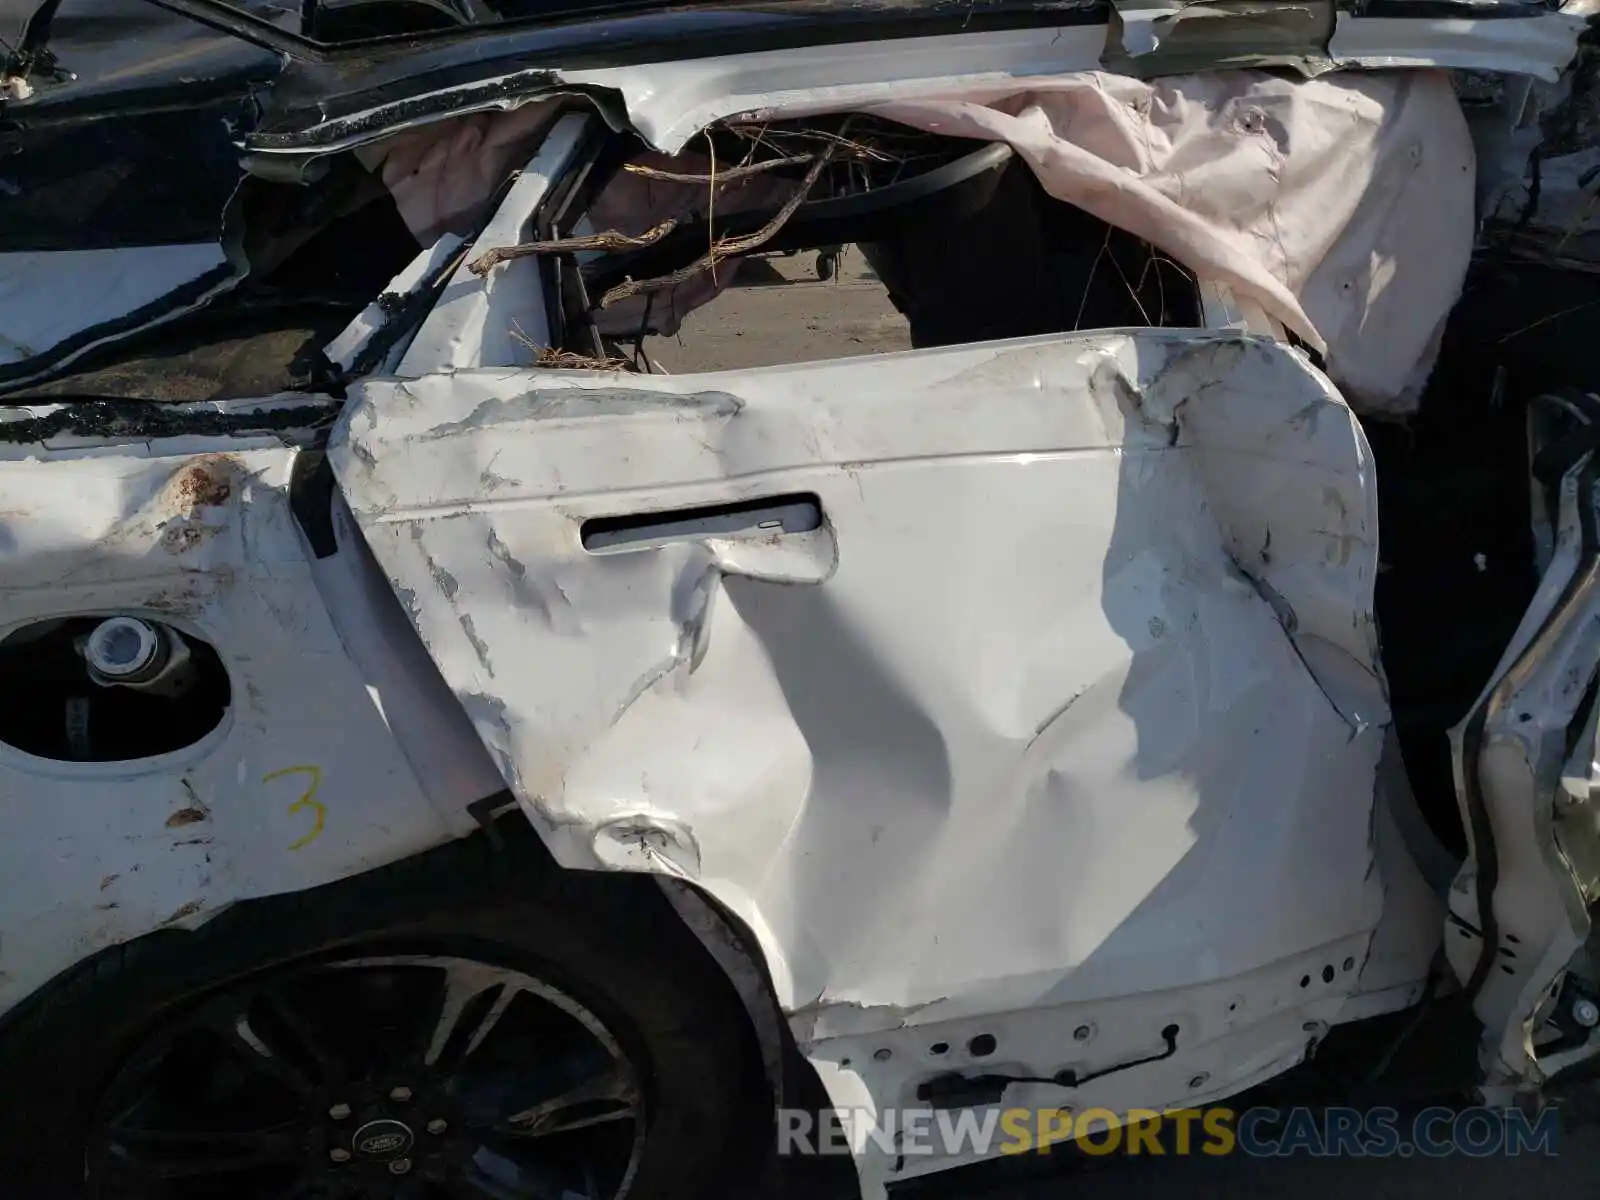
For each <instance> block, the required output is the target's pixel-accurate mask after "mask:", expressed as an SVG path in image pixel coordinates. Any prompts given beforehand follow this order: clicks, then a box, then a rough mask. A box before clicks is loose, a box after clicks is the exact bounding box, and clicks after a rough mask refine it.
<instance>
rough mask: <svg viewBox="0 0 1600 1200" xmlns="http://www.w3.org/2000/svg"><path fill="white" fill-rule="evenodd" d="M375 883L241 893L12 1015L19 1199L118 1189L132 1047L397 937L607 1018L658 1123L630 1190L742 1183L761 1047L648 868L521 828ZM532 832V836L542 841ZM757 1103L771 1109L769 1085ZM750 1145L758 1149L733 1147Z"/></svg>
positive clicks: (122, 951) (664, 1199) (11, 1173)
mask: <svg viewBox="0 0 1600 1200" xmlns="http://www.w3.org/2000/svg"><path fill="white" fill-rule="evenodd" d="M508 832H509V835H510V836H509V837H508V839H507V844H506V846H504V847H502V848H500V849H496V848H494V847H492V846H491V845H490V844H489V841H488V839H486V838H484V837H482V836H477V837H473V838H469V839H466V840H464V841H462V842H458V843H455V844H452V845H449V846H445V847H441V848H440V849H438V850H435V851H432V852H429V853H427V854H424V855H421V856H419V857H417V858H414V859H410V860H407V861H405V862H403V863H400V864H396V865H394V866H392V867H387V868H383V869H381V870H378V871H375V872H372V873H370V874H367V875H362V876H357V877H354V878H351V879H347V880H342V881H340V882H338V883H335V884H330V885H328V886H326V887H322V888H317V889H313V890H311V891H308V892H304V893H298V894H295V895H293V896H289V897H281V898H274V899H271V900H265V901H257V902H250V903H246V904H241V905H238V906H236V907H234V908H233V909H230V910H229V911H227V912H224V913H222V914H220V915H219V916H218V917H216V918H215V919H214V920H213V921H211V922H209V923H208V924H206V925H204V926H202V927H201V928H200V929H199V930H197V931H196V932H194V933H186V932H181V931H169V932H164V933H158V934H154V935H151V936H149V937H147V938H144V939H141V940H139V941H136V942H132V943H129V944H127V945H125V946H121V947H117V948H115V949H113V950H110V951H107V952H105V953H103V954H100V955H98V956H96V957H94V958H92V959H90V960H87V961H86V962H84V963H81V964H79V965H78V966H77V967H74V968H72V969H71V970H70V971H68V972H66V973H65V974H63V975H62V976H61V977H58V979H56V980H55V981H54V982H52V983H51V984H50V985H48V986H47V987H46V988H44V989H42V990H41V992H40V993H38V994H36V995H35V996H34V997H32V998H30V999H29V1000H28V1001H27V1002H25V1004H24V1005H23V1006H22V1007H21V1008H19V1009H18V1010H15V1011H14V1012H13V1013H12V1014H10V1015H9V1016H8V1017H7V1018H6V1020H5V1021H4V1023H3V1024H0V1080H3V1081H4V1083H5V1085H6V1086H5V1088H4V1092H3V1095H0V1179H3V1180H5V1188H4V1190H5V1192H6V1194H7V1195H12V1196H17V1197H26V1198H27V1200H90V1198H92V1200H122V1197H121V1194H119V1193H117V1192H113V1191H109V1190H108V1186H109V1185H107V1186H102V1183H101V1181H100V1180H97V1179H94V1178H89V1179H86V1178H85V1176H86V1173H87V1167H86V1164H87V1163H88V1162H90V1161H91V1159H92V1155H90V1154H89V1151H88V1149H87V1147H88V1145H89V1142H90V1139H91V1137H92V1136H93V1131H94V1128H95V1122H96V1112H97V1110H98V1108H99V1107H100V1101H101V1096H102V1094H103V1091H104V1089H105V1088H106V1086H107V1084H108V1081H110V1080H111V1079H112V1078H113V1077H114V1076H115V1075H116V1073H117V1072H118V1070H119V1068H120V1067H121V1065H122V1063H123V1062H124V1060H125V1059H126V1058H127V1056H128V1055H129V1054H130V1053H131V1052H132V1049H133V1048H134V1047H136V1046H139V1045H141V1044H142V1043H143V1042H144V1041H145V1040H146V1039H148V1038H149V1037H150V1036H152V1033H151V1031H153V1030H159V1029H161V1028H162V1027H163V1025H164V1024H169V1025H170V1024H171V1023H172V1022H174V1021H178V1020H181V1019H182V1016H183V1014H184V1013H185V1012H188V1011H193V1010H195V1009H196V1008H197V1007H199V1006H200V1004H201V1003H202V1002H203V1001H206V1000H207V998H208V997H213V998H214V997H217V996H219V995H221V996H225V995H227V994H228V992H229V989H230V986H235V987H244V986H246V984H247V981H250V980H252V979H261V978H263V977H267V976H266V975H265V974H264V973H269V972H273V971H284V970H286V969H288V968H290V967H291V966H292V965H293V964H296V963H302V962H305V961H307V960H308V959H313V958H319V957H320V958H326V957H328V956H329V955H330V954H339V953H341V952H344V951H349V950H355V951H359V952H360V953H362V954H366V953H372V952H382V951H383V950H385V949H389V950H391V951H392V950H393V948H395V947H398V946H401V945H414V944H420V943H423V942H426V943H428V944H430V945H448V944H454V945H460V944H463V943H469V944H471V945H474V946H492V947H495V948H497V949H496V953H503V954H505V955H511V956H514V957H515V958H516V960H517V964H516V969H517V970H519V971H520V970H529V971H530V972H531V971H534V970H536V971H537V972H538V975H537V978H538V979H540V980H542V981H545V982H547V983H549V984H550V985H551V986H553V987H554V988H557V989H559V990H560V991H561V992H562V993H564V994H565V995H566V996H569V997H571V998H573V999H574V1000H576V1001H577V1002H578V1003H580V1004H581V1005H582V1006H583V1007H584V1008H586V1009H587V1010H588V1012H589V1013H591V1014H593V1015H594V1016H595V1017H597V1018H599V1020H600V1021H601V1022H603V1023H604V1025H605V1026H606V1029H607V1030H608V1031H609V1032H610V1033H611V1034H612V1035H613V1036H614V1037H615V1039H616V1041H617V1042H618V1043H619V1044H620V1045H621V1046H622V1047H623V1049H624V1050H625V1051H626V1053H627V1056H628V1059H629V1060H630V1062H631V1063H633V1064H634V1065H636V1066H637V1067H638V1068H639V1071H638V1074H639V1077H640V1081H641V1084H642V1086H643V1090H644V1094H645V1103H644V1108H645V1111H646V1112H647V1114H648V1119H647V1120H646V1121H645V1123H644V1127H645V1129H646V1133H645V1136H644V1140H643V1143H642V1148H640V1149H639V1150H638V1151H637V1158H636V1160H635V1169H634V1173H633V1176H632V1179H633V1182H632V1186H631V1188H630V1189H629V1190H628V1192H627V1195H628V1200H680V1198H681V1200H701V1198H702V1197H712V1196H722V1195H727V1194H730V1192H729V1190H728V1189H729V1188H730V1187H737V1182H736V1180H731V1179H730V1178H729V1176H730V1175H731V1174H734V1173H736V1172H739V1171H741V1170H743V1169H745V1168H746V1167H747V1166H748V1164H749V1162H753V1161H755V1160H756V1159H757V1158H758V1157H759V1155H760V1153H761V1151H760V1149H759V1148H758V1146H759V1143H760V1142H761V1141H762V1138H761V1137H760V1136H759V1132H758V1131H761V1130H763V1129H764V1128H770V1126H764V1125H763V1123H762V1121H760V1120H756V1121H752V1119H751V1118H752V1112H756V1113H759V1112H760V1110H761V1108H762V1105H763V1091H762V1078H761V1073H760V1068H759V1065H758V1063H759V1056H758V1054H757V1053H756V1049H755V1045H754V1038H753V1036H752V1034H751V1033H750V1026H749V1022H748V1019H747V1017H746V1015H745V1013H744V1010H743V1008H742V1007H741V1005H740V1003H739V1000H738V998H737V996H736V995H735V994H734V992H733V989H732V987H731V986H730V985H729V984H728V982H727V980H726V977H725V976H723V975H722V973H721V972H720V971H719V970H718V968H717V967H716V966H715V964H714V963H713V962H712V961H711V959H710V957H709V956H708V955H707V954H706V953H705V952H704V950H703V949H702V948H701V947H700V945H699V943H698V942H696V941H695V940H694V938H693V937H692V935H690V934H689V933H688V932H687V930H685V929H684V928H683V926H682V924H681V922H680V921H679V920H678V919H677V918H676V916H675V914H673V912H672V910H671V907H670V905H669V904H668V903H667V901H666V899H665V897H664V896H663V895H662V894H661V892H660V890H659V888H658V887H657V886H656V884H655V882H654V880H652V879H650V878H648V877H643V876H610V875H605V876H599V875H587V874H583V873H576V872H563V871H560V870H558V869H556V868H555V867H554V866H552V865H550V864H549V860H548V857H547V856H545V855H544V852H543V848H542V846H538V845H537V844H534V845H531V846H530V845H529V844H528V843H529V841H530V840H531V839H532V833H531V831H529V830H528V829H527V826H526V825H525V824H523V825H522V827H521V829H520V830H509V831H508ZM535 841H536V840H535ZM766 1096H767V1097H768V1098H766V1099H765V1101H764V1103H765V1105H766V1106H767V1107H768V1108H769V1109H770V1104H771V1101H770V1093H766ZM741 1147H747V1148H749V1154H750V1158H749V1159H748V1160H746V1159H744V1158H742V1157H741Z"/></svg>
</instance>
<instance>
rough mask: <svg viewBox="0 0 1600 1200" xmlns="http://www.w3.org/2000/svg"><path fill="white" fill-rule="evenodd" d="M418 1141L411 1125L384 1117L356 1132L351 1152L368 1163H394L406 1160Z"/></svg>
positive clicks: (370, 1122)
mask: <svg viewBox="0 0 1600 1200" xmlns="http://www.w3.org/2000/svg"><path fill="white" fill-rule="evenodd" d="M416 1140H417V1139H416V1135H415V1134H413V1133H412V1132H411V1127H410V1126H409V1125H406V1124H404V1123H403V1122H401V1121H395V1120H392V1119H390V1118H388V1117H384V1118H382V1119H380V1120H377V1121H368V1122H367V1123H366V1124H365V1125H363V1126H362V1127H361V1128H360V1129H358V1130H356V1132H355V1136H354V1137H352V1138H351V1139H350V1150H351V1152H352V1153H353V1154H354V1155H355V1156H356V1157H357V1158H359V1159H363V1160H365V1161H366V1162H392V1161H393V1160H395V1159H398V1158H404V1157H405V1156H406V1155H407V1154H408V1153H409V1152H410V1150H411V1146H412V1143H414V1142H415V1141H416Z"/></svg>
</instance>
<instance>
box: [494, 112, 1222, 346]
mask: <svg viewBox="0 0 1600 1200" xmlns="http://www.w3.org/2000/svg"><path fill="white" fill-rule="evenodd" d="M619 141H620V140H619ZM537 232H538V234H539V240H538V241H536V242H534V243H531V244H529V245H525V246H519V247H489V248H486V249H485V251H484V252H483V253H481V254H480V255H479V257H478V258H477V259H476V260H475V261H474V264H473V265H474V269H475V270H478V271H488V270H490V269H492V268H493V266H494V265H495V264H496V263H498V262H500V261H503V260H505V259H507V258H511V257H521V256H523V255H526V254H536V255H539V256H540V257H541V259H542V260H543V262H544V267H545V272H546V288H547V298H548V300H549V301H550V303H549V305H548V308H549V310H550V311H551V312H552V313H553V314H556V315H555V317H554V318H553V320H552V327H553V328H552V334H553V337H552V343H551V345H550V347H549V348H548V349H546V348H542V347H541V346H540V345H538V344H537V343H536V342H535V340H534V339H528V344H529V345H530V347H531V348H532V349H533V351H534V354H533V365H537V366H545V367H573V368H588V369H631V370H641V371H649V370H657V371H666V372H669V373H681V372H686V371H715V370H730V369H740V368H748V367H754V366H767V365H775V364H779V363H792V362H806V361H815V360H819V359H830V358H842V357H849V356H852V355H857V354H871V353H885V352H892V351H897V350H909V349H921V348H925V347H935V346H948V345H957V344H962V343H970V342H982V341H992V340H999V339H1004V338H1015V337H1028V336H1035V335H1044V334H1051V333H1064V332H1071V331H1074V330H1079V329H1094V328H1116V327H1124V328H1127V327H1138V328H1148V327H1158V326H1164V327H1177V328H1195V327H1199V326H1200V325H1202V324H1203V321H1202V318H1201V310H1200V303H1199V299H1198V294H1197V288H1196V284H1195V280H1194V276H1193V275H1192V274H1191V273H1190V272H1189V271H1188V270H1187V269H1185V268H1184V267H1182V266H1180V265H1179V264H1177V263H1176V262H1174V261H1173V260H1172V259H1170V258H1168V257H1167V256H1165V255H1163V254H1161V253H1160V252H1159V251H1157V250H1156V249H1155V248H1153V247H1151V246H1150V245H1149V244H1148V243H1145V242H1143V241H1141V240H1140V239H1138V238H1136V237H1134V236H1133V235H1131V234H1128V233H1126V232H1124V231H1122V230H1119V229H1116V228H1114V227H1112V226H1110V225H1108V224H1106V223H1105V222H1104V221H1101V220H1099V219H1097V218H1095V217H1093V216H1090V215H1089V214H1088V213H1085V212H1083V211H1082V210H1080V209H1077V208H1075V207H1073V206H1072V205H1069V204H1065V203H1063V202H1061V201H1059V200H1056V199H1054V198H1052V197H1050V196H1049V195H1048V194H1047V193H1046V192H1045V191H1044V189H1043V187H1042V186H1041V185H1040V183H1039V182H1038V180H1037V179H1036V178H1035V176H1034V174H1033V172H1032V171H1031V170H1030V169H1029V168H1028V167H1027V166H1026V164H1024V163H1022V162H1021V161H1020V160H1018V159H1017V158H1016V156H1015V155H1014V154H1013V152H1012V151H1011V148H1010V147H1009V146H1007V145H1005V144H1004V143H998V142H991V143H974V142H973V141H971V140H968V139H959V138H949V137H941V136H938V135H934V134H928V133H923V132H920V131H917V130H914V129H910V128H909V127H903V126H899V125H895V124H892V123H889V122H884V121H877V120H874V119H870V118H866V117H861V116H858V115H849V114H845V115H841V116H837V117H831V118H825V119H815V120H809V121H806V122H803V123H802V122H790V123H782V124H780V123H762V124H740V123H732V124H726V125H722V126H718V127H714V128H713V129H712V130H710V131H708V132H707V133H706V134H704V135H702V137H701V138H700V139H698V140H697V141H696V142H695V143H693V144H691V147H690V149H689V150H687V151H686V152H685V153H683V154H681V155H677V156H674V157H672V158H668V157H667V156H664V155H660V154H655V153H653V152H649V151H646V150H643V149H641V148H640V147H639V146H638V144H637V143H633V144H631V145H630V144H626V143H623V144H621V145H618V144H613V145H612V146H611V147H609V148H608V149H606V150H603V151H601V153H600V154H599V156H598V157H597V159H596V160H595V161H593V162H591V163H590V164H589V165H588V166H587V167H586V168H585V172H584V180H583V183H582V185H581V186H577V187H569V189H568V191H567V192H565V193H564V194H562V195H560V196H559V198H558V199H557V200H556V201H555V202H554V203H553V204H552V205H549V206H547V208H546V210H545V213H544V214H543V215H542V218H541V220H540V222H539V223H538V227H537Z"/></svg>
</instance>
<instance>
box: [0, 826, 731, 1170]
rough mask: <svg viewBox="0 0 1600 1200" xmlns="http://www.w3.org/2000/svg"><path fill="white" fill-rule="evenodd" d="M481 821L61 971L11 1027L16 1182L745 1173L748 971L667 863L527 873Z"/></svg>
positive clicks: (1, 1145) (7, 1147)
mask: <svg viewBox="0 0 1600 1200" xmlns="http://www.w3.org/2000/svg"><path fill="white" fill-rule="evenodd" d="M472 843H474V844H473V845H471V846H466V847H448V848H446V850H445V851H443V852H437V853H435V854H433V855H429V856H425V859H426V860H427V861H425V862H422V863H420V864H410V863H408V864H401V866H400V867H399V868H394V869H390V870H388V871H380V872H377V873H374V874H373V875H371V876H365V877H361V878H359V879H355V880H347V881H343V882H342V883H340V884H336V885H332V886H331V887H330V888H324V889H318V890H317V891H314V892H311V893H305V894H302V895H297V896H295V897H291V898H289V899H287V900H280V901H268V902H261V903H258V904H251V905H242V906H239V907H238V908H237V909H235V910H232V911H230V912H228V913H224V914H222V915H220V916H219V917H218V918H216V920H215V921H213V922H212V923H211V924H210V925H207V926H202V927H201V929H200V930H199V931H198V932H196V933H193V934H165V935H158V936H156V937H153V938H151V939H146V941H145V942H140V943H134V944H132V945H130V946H128V947H124V948H122V949H121V950H120V951H118V952H113V954H112V955H111V957H110V958H109V959H108V960H105V961H101V960H95V961H94V962H93V963H92V964H89V969H88V970H87V971H86V972H74V973H73V974H72V976H70V977H69V978H68V979H65V980H63V981H61V982H59V983H57V984H55V985H52V986H51V987H50V988H48V989H46V995H45V996H44V997H42V1001H43V1002H42V1003H37V1004H34V1003H30V1005H29V1006H28V1009H29V1011H28V1012H27V1013H25V1014H24V1015H23V1016H22V1017H21V1018H20V1019H19V1020H16V1021H8V1022H7V1025H6V1028H5V1030H4V1031H3V1034H0V1069H3V1070H4V1074H5V1077H6V1078H7V1079H8V1081H10V1082H11V1083H12V1085H13V1087H12V1088H11V1089H10V1091H11V1092H12V1094H11V1095H10V1096H7V1097H5V1098H4V1099H3V1100H0V1107H3V1116H0V1176H3V1177H4V1178H6V1179H7V1180H8V1181H9V1183H10V1186H9V1187H8V1189H7V1190H8V1191H14V1193H15V1194H17V1195H27V1196H30V1197H38V1198H40V1200H45V1198H50V1200H54V1198H56V1197H63V1198H66V1197H71V1198H77V1197H85V1198H91V1197H92V1198H93V1200H200V1198H208V1200H214V1198H216V1197H223V1196H226V1197H229V1200H267V1198H269V1197H273V1198H278V1197H281V1198H284V1200H288V1198H290V1197H293V1198H296V1200H300V1198H304V1200H314V1198H327V1200H336V1198H349V1200H355V1198H357V1197H384V1198H386V1200H388V1198H400V1200H431V1198H434V1197H437V1198H439V1200H457V1198H461V1197H476V1196H482V1197H493V1198H496V1200H522V1198H524V1197H526V1198H529V1200H534V1198H539V1200H543V1198H546V1197H561V1198H562V1200H567V1198H569V1197H570V1198H572V1200H579V1198H582V1200H618V1198H620V1197H627V1198H628V1200H655V1198H658V1197H685V1198H688V1197H695V1198H696V1200H698V1198H699V1197H703V1196H711V1195H716V1194H719V1192H720V1190H721V1189H722V1187H723V1186H724V1184H725V1183H727V1182H728V1181H727V1180H726V1178H725V1176H726V1174H727V1169H728V1168H730V1167H732V1166H733V1165H734V1164H736V1163H738V1162H739V1155H738V1150H737V1148H738V1146H739V1144H740V1141H741V1139H743V1140H744V1141H745V1142H749V1141H750V1140H751V1138H750V1133H751V1123H750V1122H749V1120H748V1112H749V1110H750V1108H751V1107H752V1100H753V1099H754V1097H753V1095H752V1092H751V1089H752V1087H753V1086H754V1085H756V1084H757V1083H758V1080H759V1072H758V1071H756V1070H754V1069H753V1067H752V1064H753V1062H754V1056H753V1053H752V1046H751V1044H750V1043H751V1038H750V1036H749V1034H748V1025H747V1022H746V1021H745V1018H744V1014H743V1010H742V1009H741V1008H740V1007H739V1004H738V1001H737V998H736V997H735V996H734V995H733V993H732V989H731V988H730V987H729V986H728V985H727V984H726V981H725V979H724V978H723V977H722V976H721V975H720V973H718V972H717V971H716V969H715V967H714V966H713V965H712V964H711V962H710V960H709V958H708V957H707V956H706V955H705V954H704V952H703V951H701V950H700V948H699V946H698V943H695V942H694V941H693V939H692V938H689V937H687V935H683V936H678V935H679V934H680V933H681V926H680V927H678V928H677V929H676V930H674V929H673V928H672V925H671V923H672V922H673V918H672V917H671V914H670V909H669V907H668V906H667V905H666V903H665V900H664V898H663V897H662V896H661V895H660V892H659V890H658V889H656V888H655V886H654V882H653V881H652V880H649V879H648V878H644V877H587V876H579V875H567V874H565V873H562V872H559V871H556V870H555V869H554V868H551V867H545V868H543V870H541V871H536V872H534V875H535V876H536V879H535V881H534V882H532V883H529V882H528V881H527V880H526V878H525V877H523V878H519V877H518V876H517V873H516V872H513V871H509V870H508V869H507V863H506V862H505V861H504V856H500V857H501V858H502V861H500V862H498V863H491V862H489V861H486V860H491V859H493V858H495V857H496V856H494V855H492V854H488V853H487V852H486V851H485V848H484V847H483V846H482V845H481V839H472ZM618 885H621V886H618ZM636 885H642V886H636ZM663 922H666V923H665V924H664V923H663ZM23 1081H27V1083H26V1085H25V1086H22V1087H18V1086H16V1085H18V1084H21V1083H23Z"/></svg>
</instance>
